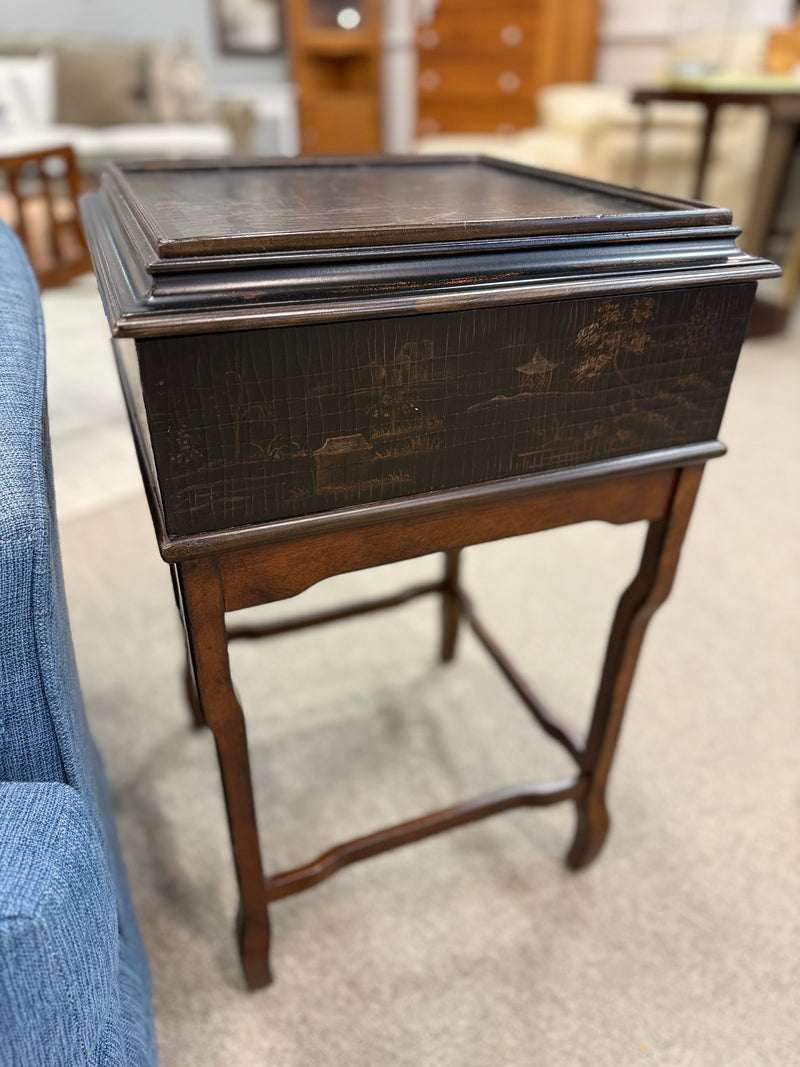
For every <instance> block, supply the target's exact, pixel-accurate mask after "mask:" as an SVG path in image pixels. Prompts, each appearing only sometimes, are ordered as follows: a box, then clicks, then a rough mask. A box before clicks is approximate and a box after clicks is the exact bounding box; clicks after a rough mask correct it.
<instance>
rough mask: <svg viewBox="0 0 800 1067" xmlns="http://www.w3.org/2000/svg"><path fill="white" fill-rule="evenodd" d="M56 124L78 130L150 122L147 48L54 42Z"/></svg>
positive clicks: (97, 43)
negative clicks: (77, 127) (77, 128)
mask: <svg viewBox="0 0 800 1067" xmlns="http://www.w3.org/2000/svg"><path fill="white" fill-rule="evenodd" d="M54 51H55V56H56V88H57V94H58V121H59V122H66V123H70V122H71V123H77V124H80V125H82V126H109V125H112V124H114V123H120V122H154V121H156V120H157V115H156V113H155V111H154V109H153V105H152V101H151V97H150V84H149V74H150V57H151V48H150V46H149V45H147V44H118V43H113V44H111V43H107V42H94V43H91V44H90V43H86V44H80V43H77V42H76V43H63V42H62V43H57V44H56V45H55V46H54Z"/></svg>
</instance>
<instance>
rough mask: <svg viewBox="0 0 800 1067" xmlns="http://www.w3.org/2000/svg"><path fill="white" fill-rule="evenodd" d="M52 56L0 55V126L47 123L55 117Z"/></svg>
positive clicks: (46, 124)
mask: <svg viewBox="0 0 800 1067" xmlns="http://www.w3.org/2000/svg"><path fill="white" fill-rule="evenodd" d="M55 110H56V108H55V65H54V63H53V57H52V56H51V55H50V54H49V53H47V52H42V53H41V54H39V55H36V56H0V129H6V130H11V129H20V128H23V127H26V126H48V125H50V124H51V123H52V122H54V121H55Z"/></svg>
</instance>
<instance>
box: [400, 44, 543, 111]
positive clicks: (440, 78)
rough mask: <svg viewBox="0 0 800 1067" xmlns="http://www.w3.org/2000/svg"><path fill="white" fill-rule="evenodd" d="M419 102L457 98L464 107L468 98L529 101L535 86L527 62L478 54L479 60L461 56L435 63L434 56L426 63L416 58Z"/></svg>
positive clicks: (425, 58)
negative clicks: (417, 63) (460, 57)
mask: <svg viewBox="0 0 800 1067" xmlns="http://www.w3.org/2000/svg"><path fill="white" fill-rule="evenodd" d="M417 86H418V88H419V101H420V106H422V105H423V104H424V103H425V102H426V101H427V100H436V99H439V98H447V97H458V98H459V99H460V100H462V101H463V105H462V106H464V107H468V106H469V103H470V102H471V101H472V100H475V101H480V100H485V99H486V98H487V97H491V98H492V99H494V101H495V103H496V106H501V102H502V101H504V100H515V99H516V100H525V101H528V100H532V99H533V95H534V90H535V88H536V85H535V83H534V75H533V69H532V67H531V65H530V63H522V62H519V61H515V59H514V57H513V55H510V56H509V57H508V59H506V58H505V57H501V58H499V59H498V58H496V57H494V56H490V57H485V58H484V57H482V58H481V60H480V62H477V63H476V61H475V60H474V59H472V58H470V57H465V58H463V59H451V60H448V61H447V62H439V61H438V60H437V58H436V56H435V55H432V56H431V59H430V62H427V56H421V57H420V64H419V72H418V74H417Z"/></svg>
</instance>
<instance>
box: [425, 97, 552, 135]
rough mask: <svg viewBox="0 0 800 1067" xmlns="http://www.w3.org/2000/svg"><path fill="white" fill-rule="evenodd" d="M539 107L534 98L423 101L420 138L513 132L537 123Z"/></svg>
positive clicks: (439, 99)
mask: <svg viewBox="0 0 800 1067" xmlns="http://www.w3.org/2000/svg"><path fill="white" fill-rule="evenodd" d="M535 121H536V108H535V107H534V104H533V101H532V100H520V99H518V98H505V97H504V98H503V100H470V101H469V103H468V104H467V105H465V103H464V101H463V100H462V99H460V98H450V97H445V98H436V99H428V100H420V103H419V118H418V125H417V130H418V132H419V135H420V137H425V136H430V135H431V134H436V133H445V132H446V133H500V134H506V133H513V132H514V131H515V130H524V129H526V128H527V127H528V126H533V124H534V123H535Z"/></svg>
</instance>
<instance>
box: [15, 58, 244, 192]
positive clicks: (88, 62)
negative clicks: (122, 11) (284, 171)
mask: <svg viewBox="0 0 800 1067" xmlns="http://www.w3.org/2000/svg"><path fill="white" fill-rule="evenodd" d="M237 121H238V122H239V124H240V126H241V124H242V121H243V116H242V115H241V114H239V115H237V114H236V106H235V105H234V106H232V105H227V106H226V107H225V109H224V111H223V110H222V109H220V108H217V107H215V105H214V104H213V103H212V101H211V98H210V94H209V90H208V86H207V83H206V79H205V75H204V72H203V71H202V69H201V67H200V65H199V64H198V62H197V60H196V59H195V57H194V55H193V53H192V50H191V47H190V46H189V45H188V43H186V42H176V43H175V44H171V45H155V44H152V43H149V42H132V43H125V42H116V41H90V42H87V41H70V40H63V39H57V38H53V39H46V38H34V39H26V40H2V39H0V155H16V154H21V153H24V152H27V151H35V150H39V149H46V148H49V147H52V146H54V145H57V144H70V145H72V147H73V149H74V151H75V153H76V156H77V159H78V163H79V165H80V167H81V169H82V170H83V172H84V173H85V174H89V175H92V174H97V173H99V171H101V170H102V169H103V167H104V166H106V165H107V164H108V163H109V162H110V161H111V160H120V161H125V162H130V161H135V160H140V159H153V158H156V159H161V158H198V157H206V156H218V155H225V154H228V153H230V152H232V151H233V150H234V148H235V147H239V146H238V145H237V143H236V140H237V139H236V137H235V135H234V130H235V128H236V123H237ZM244 122H245V123H246V117H245V118H244Z"/></svg>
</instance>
